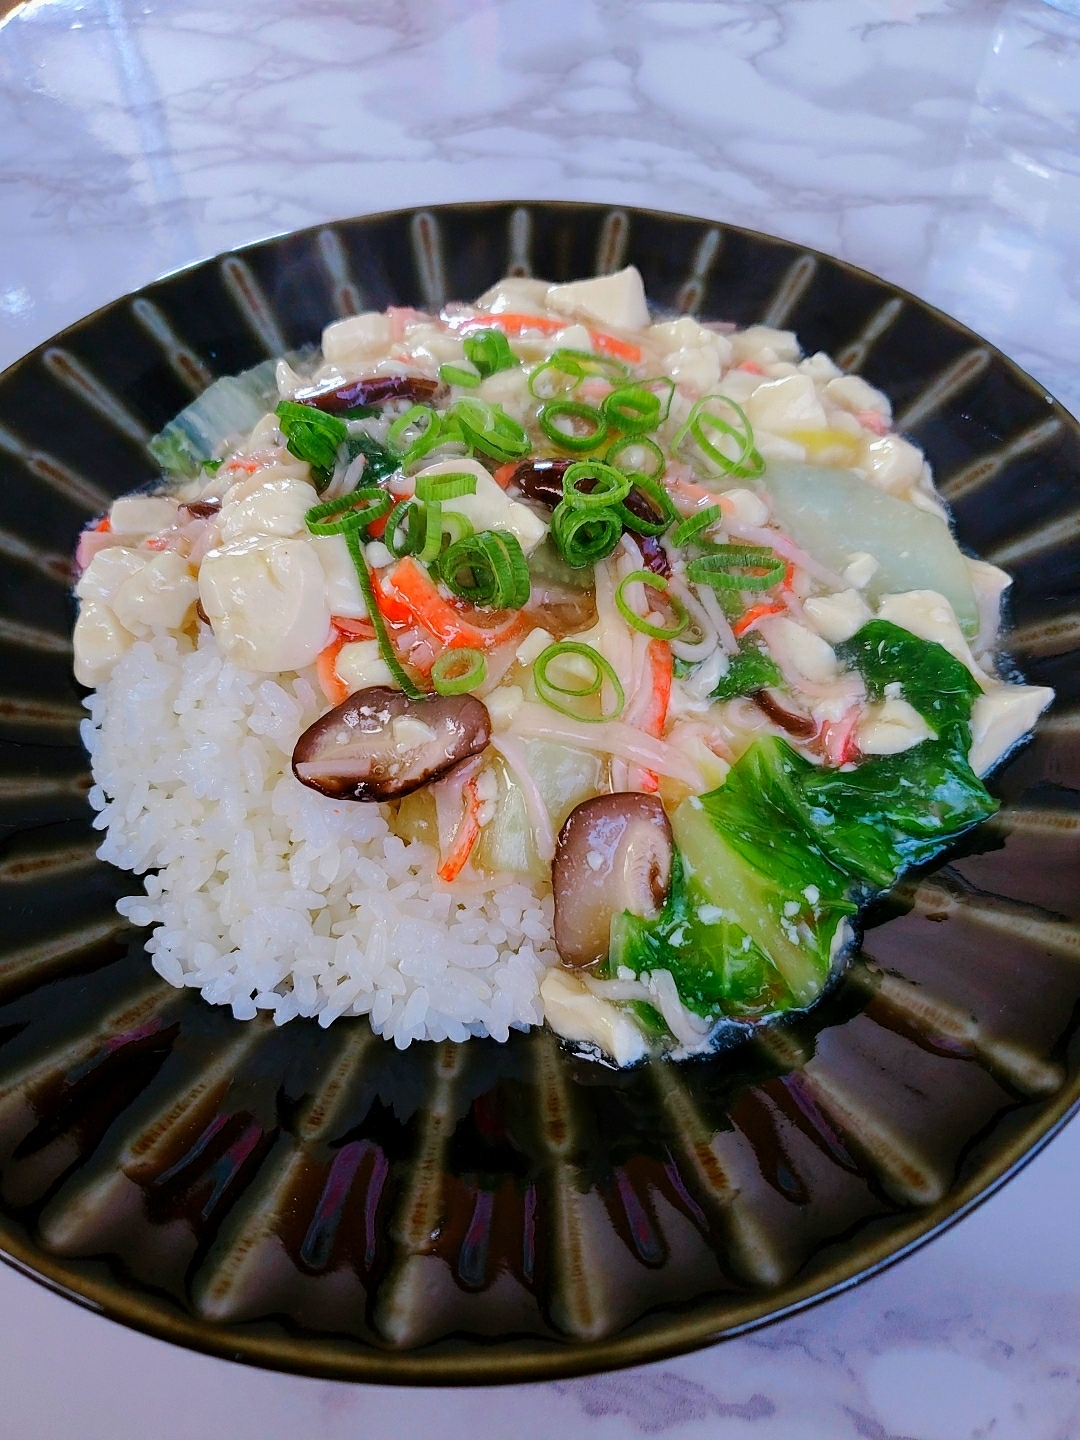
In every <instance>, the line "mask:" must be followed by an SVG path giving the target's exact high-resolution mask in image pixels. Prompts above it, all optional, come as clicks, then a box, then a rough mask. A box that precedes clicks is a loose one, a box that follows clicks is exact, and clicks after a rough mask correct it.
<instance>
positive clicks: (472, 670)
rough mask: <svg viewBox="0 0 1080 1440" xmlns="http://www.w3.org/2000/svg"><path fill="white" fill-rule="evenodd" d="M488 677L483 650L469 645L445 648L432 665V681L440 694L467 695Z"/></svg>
mask: <svg viewBox="0 0 1080 1440" xmlns="http://www.w3.org/2000/svg"><path fill="white" fill-rule="evenodd" d="M463 666H464V669H463V668H462V667H463ZM486 677H487V660H486V659H485V658H484V654H483V652H482V651H480V650H470V649H468V648H467V647H462V648H461V649H458V650H444V651H443V653H442V654H441V655H440V656H439V658H438V659H437V660H436V661H435V664H434V665H433V666H432V667H431V683H432V684H433V685H434V686H435V689H436V690H437V691H438V692H439V694H440V695H467V694H468V693H469V691H470V690H475V689H476V687H477V686H478V685H482V684H483V683H484V680H485V679H486Z"/></svg>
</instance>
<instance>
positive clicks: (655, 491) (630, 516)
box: [615, 471, 679, 535]
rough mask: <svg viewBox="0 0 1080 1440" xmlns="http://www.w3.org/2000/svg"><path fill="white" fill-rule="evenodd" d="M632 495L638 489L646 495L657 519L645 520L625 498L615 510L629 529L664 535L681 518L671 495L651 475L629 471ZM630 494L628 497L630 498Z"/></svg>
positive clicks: (640, 532)
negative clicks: (632, 508)
mask: <svg viewBox="0 0 1080 1440" xmlns="http://www.w3.org/2000/svg"><path fill="white" fill-rule="evenodd" d="M629 478H630V495H632V494H633V493H634V491H635V490H636V491H637V492H638V494H640V495H644V497H645V499H646V500H647V502H648V505H649V509H650V510H651V511H652V512H653V514H654V515H655V516H656V519H655V520H645V519H643V518H642V517H641V516H640V515H637V514H635V513H634V511H633V510H631V509H630V507H629V505H627V503H626V501H625V500H624V501H623V502H622V503H621V504H619V505H616V506H615V510H616V512H617V513H618V515H619V516H620V517H621V519H622V522H623V524H624V525H625V526H626V528H627V529H628V530H634V531H636V532H637V534H639V535H663V533H664V531H665V530H667V529H669V528H670V526H672V525H673V524H674V523H675V521H676V520H677V519H678V518H679V514H678V511H677V510H676V509H675V506H674V505H673V504H672V501H671V496H670V495H669V494H668V492H667V491H666V490H665V489H664V487H663V486H662V485H661V484H660V483H659V481H657V480H654V479H653V478H652V477H651V476H650V475H635V474H634V473H633V471H630V472H629ZM630 495H628V496H627V497H626V498H627V499H629V498H630Z"/></svg>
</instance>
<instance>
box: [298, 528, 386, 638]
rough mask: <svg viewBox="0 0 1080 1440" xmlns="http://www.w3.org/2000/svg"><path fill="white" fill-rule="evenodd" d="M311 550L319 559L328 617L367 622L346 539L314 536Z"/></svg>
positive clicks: (362, 598) (331, 536) (366, 610)
mask: <svg viewBox="0 0 1080 1440" xmlns="http://www.w3.org/2000/svg"><path fill="white" fill-rule="evenodd" d="M311 548H312V549H313V550H314V551H315V554H316V555H317V556H318V557H319V564H320V565H321V566H322V569H323V574H324V576H325V577H326V604H327V607H328V608H329V611H330V614H331V615H341V616H342V617H344V618H346V619H349V620H364V619H366V618H367V613H368V608H367V605H366V604H365V603H364V595H363V592H362V590H361V589H360V581H359V580H358V579H357V578H356V566H355V565H354V564H353V559H352V556H351V555H350V554H349V547H348V545H346V543H345V536H344V535H313V536H312V538H311ZM388 553H389V552H388Z"/></svg>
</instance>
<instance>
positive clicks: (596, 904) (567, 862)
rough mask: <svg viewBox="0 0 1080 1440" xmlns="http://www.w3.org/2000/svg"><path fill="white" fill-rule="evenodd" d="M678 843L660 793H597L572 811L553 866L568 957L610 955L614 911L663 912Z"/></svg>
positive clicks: (572, 962) (582, 960)
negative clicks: (658, 795) (675, 844)
mask: <svg viewBox="0 0 1080 1440" xmlns="http://www.w3.org/2000/svg"><path fill="white" fill-rule="evenodd" d="M673 851H674V841H673V839H672V835H671V822H670V821H669V820H668V817H667V815H666V814H665V813H664V807H663V805H661V803H660V801H659V800H658V799H657V798H656V796H655V795H640V794H637V793H636V792H632V791H626V792H620V793H618V794H615V795H597V796H596V797H595V798H594V799H592V800H586V801H584V802H583V803H582V804H581V805H579V806H578V807H577V808H576V809H575V810H572V811H571V812H570V817H569V819H568V820H567V822H566V824H565V825H564V826H563V828H562V830H561V831H560V833H559V840H558V844H557V845H556V847H555V859H554V861H553V862H552V866H551V883H552V886H553V888H554V891H555V944H556V947H557V948H558V951H559V954H560V955H561V956H562V959H563V962H564V963H565V964H566V965H569V966H571V967H572V968H574V969H580V968H582V967H583V966H586V965H593V964H595V963H596V961H598V960H603V959H604V958H605V956H606V955H607V953H608V935H609V932H610V930H611V917H612V916H613V915H618V914H620V913H621V912H622V911H623V910H629V911H630V913H631V914H632V915H640V916H642V917H643V918H645V919H655V918H656V916H657V915H659V913H660V911H661V909H662V908H663V904H664V898H665V896H666V895H667V891H668V885H669V884H670V882H671V859H672V853H673Z"/></svg>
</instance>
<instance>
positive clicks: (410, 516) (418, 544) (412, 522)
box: [382, 497, 427, 560]
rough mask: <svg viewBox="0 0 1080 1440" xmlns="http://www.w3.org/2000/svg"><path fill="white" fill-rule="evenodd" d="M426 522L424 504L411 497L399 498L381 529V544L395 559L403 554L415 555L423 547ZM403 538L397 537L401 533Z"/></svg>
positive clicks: (398, 558)
mask: <svg viewBox="0 0 1080 1440" xmlns="http://www.w3.org/2000/svg"><path fill="white" fill-rule="evenodd" d="M426 524H427V520H426V516H425V513H424V505H423V502H422V501H420V500H414V499H412V498H411V497H410V498H409V499H408V500H399V501H398V503H397V504H396V505H395V506H394V508H393V510H391V512H390V518H389V520H387V522H386V529H385V530H384V531H383V537H382V538H383V544H384V545H385V546H386V548H387V549H388V550H389V551H390V554H391V555H392V556H393V557H394V559H395V560H400V559H401V558H402V557H403V556H405V555H417V554H419V552H420V551H421V550H422V549H423V548H424V529H425V526H426ZM403 530H404V534H403V538H402V539H400V540H399V539H398V536H399V535H401V534H402V531H403Z"/></svg>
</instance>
